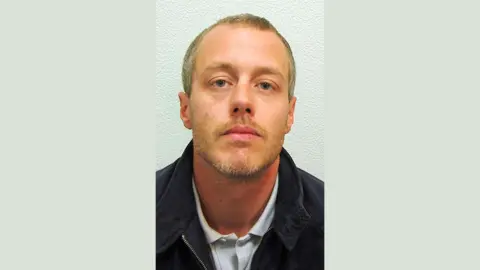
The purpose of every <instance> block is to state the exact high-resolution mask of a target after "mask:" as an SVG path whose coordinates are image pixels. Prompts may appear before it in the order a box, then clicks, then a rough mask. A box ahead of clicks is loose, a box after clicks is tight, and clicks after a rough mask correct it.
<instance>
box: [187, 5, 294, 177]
mask: <svg viewBox="0 0 480 270" xmlns="http://www.w3.org/2000/svg"><path fill="white" fill-rule="evenodd" d="M182 79H183V87H184V93H180V94H179V98H180V105H181V111H180V115H181V119H182V121H183V123H184V125H185V127H186V128H188V129H192V133H193V143H194V151H195V154H196V155H197V156H199V157H200V158H202V159H203V160H204V161H205V162H207V163H208V164H210V165H212V166H213V167H214V168H215V169H216V170H217V171H218V172H220V173H221V174H223V175H224V176H227V177H229V178H241V179H244V178H248V177H251V176H256V175H258V174H259V173H261V172H262V171H263V170H264V169H266V168H267V167H268V166H269V165H271V164H272V163H273V162H274V161H275V160H276V159H277V157H278V154H279V153H280V151H281V148H282V146H283V142H284V136H285V134H287V133H288V132H289V131H290V129H291V126H292V124H293V115H294V110H295V102H296V98H295V97H294V95H293V90H294V86H295V62H294V59H293V54H292V51H291V49H290V46H289V45H288V42H287V41H286V40H285V39H284V38H283V37H282V36H281V35H280V34H279V33H278V31H277V30H276V29H275V28H274V27H273V26H272V25H271V24H270V22H268V21H267V20H266V19H264V18H260V17H257V16H254V15H250V14H241V15H236V16H230V17H226V18H224V19H221V20H220V21H218V22H217V23H216V24H214V25H212V26H210V27H209V28H207V29H205V30H204V31H203V32H202V33H200V34H199V35H198V36H197V37H196V38H195V40H194V41H193V42H192V44H191V45H190V47H189V48H188V50H187V53H186V55H185V58H184V65H183V70H182Z"/></svg>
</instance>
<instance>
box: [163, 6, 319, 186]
mask: <svg viewBox="0 0 480 270" xmlns="http://www.w3.org/2000/svg"><path fill="white" fill-rule="evenodd" d="M323 11H324V7H323V1H261V0H255V1H253V0H248V1H218V0H217V1H215V0H208V1H207V0H204V1H167V0H157V3H156V16H157V20H156V35H157V36H156V108H155V112H156V139H157V140H156V167H157V169H160V168H162V167H164V166H166V165H168V164H169V163H171V162H173V161H174V160H175V159H176V158H177V157H178V156H179V155H180V154H181V153H182V151H183V149H184V147H185V146H186V144H187V143H188V142H189V141H190V139H191V132H190V131H189V130H187V129H185V128H184V127H183V125H182V122H181V121H180V117H179V103H178V97H177V93H178V92H179V91H182V84H181V65H182V60H183V56H184V54H185V51H186V49H187V47H188V45H189V44H190V42H191V41H192V40H193V38H194V37H195V36H196V35H197V34H198V33H200V31H202V30H203V29H204V28H206V27H207V26H209V25H211V24H212V23H214V22H215V21H216V20H217V19H219V18H222V17H225V16H228V15H233V14H237V13H245V12H248V13H253V14H255V15H259V16H263V17H265V18H267V19H268V20H270V21H271V22H272V23H273V25H274V26H275V27H276V28H277V29H278V30H279V32H280V33H282V35H283V36H284V37H285V38H286V39H287V40H288V42H289V43H290V45H291V46H292V49H293V53H294V57H295V60H296V63H297V74H298V75H297V84H296V89H295V95H296V96H297V98H298V101H297V105H296V114H295V123H294V125H293V129H292V131H291V133H290V134H288V135H287V136H286V141H285V145H284V146H285V148H286V149H287V150H288V151H289V152H290V154H291V155H292V156H293V158H294V160H295V162H296V163H297V165H298V166H299V167H300V168H303V169H305V170H307V171H308V172H310V173H312V174H313V175H315V176H317V177H320V178H322V179H323V180H324V177H323V176H324V169H323V168H324V159H323V149H324V147H323V138H324V123H325V121H324V119H325V117H324V66H323V62H324V57H323V54H324V52H323V44H324V42H323V37H324V34H323V29H324V27H323V26H324V24H323V17H324V16H323V14H324V12H323Z"/></svg>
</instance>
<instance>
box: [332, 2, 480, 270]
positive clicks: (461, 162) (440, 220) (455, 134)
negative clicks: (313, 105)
mask: <svg viewBox="0 0 480 270" xmlns="http://www.w3.org/2000/svg"><path fill="white" fill-rule="evenodd" d="M476 3H478V1H424V0H420V1H418V0H416V1H371V0H367V1H354V0H349V1H346V0H334V1H325V15H326V17H325V26H326V29H325V33H326V35H325V40H326V44H325V48H326V49H325V52H326V54H325V60H326V62H325V67H326V86H325V87H326V88H325V89H326V118H327V125H326V139H325V142H326V143H325V146H326V152H325V161H326V167H325V178H326V183H327V185H326V190H327V193H326V196H327V200H326V205H327V210H326V213H327V214H326V222H327V224H326V235H327V242H326V269H328V270H346V269H368V270H377V269H381V270H386V269H388V270H396V269H399V270H400V269H402V270H403V269H409V270H427V269H428V270H430V269H435V270H440V269H448V270H451V269H461V270H467V269H472V270H473V269H480V259H479V251H480V244H479V243H480V215H479V207H480V196H479V195H478V193H479V190H480V173H479V172H480V165H479V160H480V154H479V153H480V146H479V141H480V127H479V123H480V121H479V117H480V109H479V108H480V106H479V100H480V85H479V77H480V69H479V65H480V64H479V63H480V56H479V48H480V40H479V26H480V20H479V16H478V11H479V10H480V7H479V5H478V4H476Z"/></svg>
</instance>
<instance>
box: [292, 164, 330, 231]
mask: <svg viewBox="0 0 480 270" xmlns="http://www.w3.org/2000/svg"><path fill="white" fill-rule="evenodd" d="M297 171H298V175H299V177H300V179H301V182H302V186H303V205H304V207H305V209H306V210H307V212H308V213H309V214H310V216H311V217H312V220H313V221H314V222H315V223H317V224H318V225H320V226H321V230H322V231H323V226H324V213H325V184H324V182H323V181H322V180H320V179H319V178H317V177H315V176H313V175H312V174H310V173H308V172H306V171H304V170H302V169H299V168H297Z"/></svg>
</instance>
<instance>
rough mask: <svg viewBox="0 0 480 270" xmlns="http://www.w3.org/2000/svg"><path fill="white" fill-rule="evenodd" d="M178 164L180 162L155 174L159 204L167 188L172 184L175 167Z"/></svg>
mask: <svg viewBox="0 0 480 270" xmlns="http://www.w3.org/2000/svg"><path fill="white" fill-rule="evenodd" d="M177 162H178V160H176V161H175V162H173V163H171V164H170V165H168V166H166V167H164V168H162V169H160V170H158V171H156V172H155V188H156V201H157V202H158V201H159V199H160V197H162V195H163V193H164V191H165V189H166V187H167V186H168V184H169V183H170V179H171V178H172V175H173V172H174V171H175V166H176V164H177Z"/></svg>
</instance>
